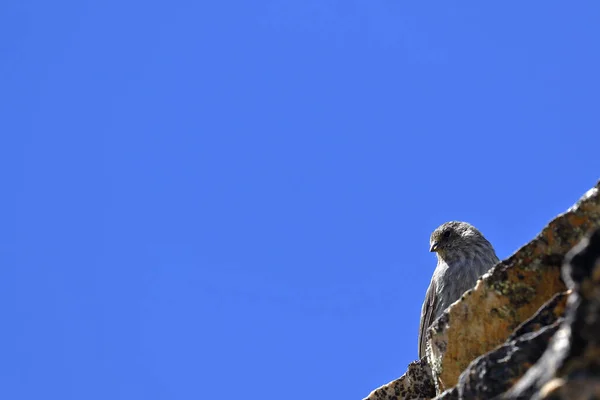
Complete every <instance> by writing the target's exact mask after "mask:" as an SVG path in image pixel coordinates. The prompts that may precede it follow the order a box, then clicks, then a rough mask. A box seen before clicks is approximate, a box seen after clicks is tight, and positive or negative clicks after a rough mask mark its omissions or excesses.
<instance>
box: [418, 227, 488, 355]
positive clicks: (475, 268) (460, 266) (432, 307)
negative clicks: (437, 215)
mask: <svg viewBox="0 0 600 400" xmlns="http://www.w3.org/2000/svg"><path fill="white" fill-rule="evenodd" d="M429 243H430V245H431V247H430V249H429V251H431V252H435V253H436V255H437V266H436V267H435V271H433V277H432V278H431V283H430V284H429V288H428V289H427V293H426V294H425V301H424V302H423V308H422V310H421V326H420V328H419V358H421V357H423V356H424V355H425V336H426V335H425V333H426V332H427V328H429V326H430V325H431V323H432V322H433V321H435V319H436V318H437V317H439V316H440V315H441V314H442V312H443V311H444V310H445V309H446V308H447V307H448V306H449V305H450V304H452V303H454V302H455V301H456V300H458V299H459V298H460V297H461V296H462V295H463V293H464V292H466V291H467V290H469V289H471V288H472V287H473V286H475V283H476V282H477V279H479V277H480V276H481V275H483V274H484V273H485V272H486V271H487V270H489V269H490V268H491V267H493V266H494V265H495V264H496V263H497V262H498V261H499V260H498V257H497V256H496V252H495V251H494V248H493V247H492V245H491V244H490V242H488V241H487V239H486V238H485V237H483V235H482V234H481V232H479V231H478V230H477V229H476V228H475V227H474V226H472V225H471V224H468V223H466V222H459V221H451V222H446V223H445V224H442V225H440V226H439V227H437V228H436V230H435V231H433V233H432V234H431V239H430V240H429Z"/></svg>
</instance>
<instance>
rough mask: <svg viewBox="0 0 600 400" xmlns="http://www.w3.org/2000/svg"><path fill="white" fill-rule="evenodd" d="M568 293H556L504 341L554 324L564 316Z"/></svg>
mask: <svg viewBox="0 0 600 400" xmlns="http://www.w3.org/2000/svg"><path fill="white" fill-rule="evenodd" d="M569 293H570V291H566V292H562V293H558V294H556V295H555V296H554V297H553V298H551V299H550V300H548V301H547V302H546V303H545V304H544V305H543V306H542V307H540V309H539V310H537V312H536V313H535V314H533V316H532V317H531V318H529V319H528V320H527V321H525V322H523V323H522V324H521V325H519V327H517V329H515V330H514V332H513V333H512V334H511V335H510V336H509V337H508V339H507V340H506V341H507V342H509V341H511V340H515V339H517V338H518V337H519V336H523V335H524V334H526V333H530V332H536V331H539V330H540V329H542V328H543V327H545V326H548V325H552V324H553V323H555V322H556V321H557V320H558V319H559V318H561V317H562V316H563V315H564V314H565V307H566V305H567V298H568V296H569Z"/></svg>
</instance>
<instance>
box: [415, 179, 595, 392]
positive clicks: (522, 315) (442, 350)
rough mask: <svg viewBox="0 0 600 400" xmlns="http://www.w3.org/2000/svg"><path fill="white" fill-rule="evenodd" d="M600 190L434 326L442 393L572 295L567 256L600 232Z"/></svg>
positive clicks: (433, 357)
mask: <svg viewBox="0 0 600 400" xmlns="http://www.w3.org/2000/svg"><path fill="white" fill-rule="evenodd" d="M599 186H600V182H598V184H597V185H596V187H594V188H593V189H591V190H590V191H588V193H586V194H585V195H584V196H583V197H582V198H581V199H580V201H579V202H578V203H577V204H576V205H574V206H573V207H571V208H570V209H569V210H568V211H567V212H566V213H564V214H562V215H560V216H558V217H557V218H555V219H554V220H553V221H552V222H550V224H549V225H548V226H547V227H545V228H544V229H543V230H542V232H541V233H540V234H539V235H538V236H537V237H536V238H535V239H534V240H532V241H531V242H530V243H528V244H526V245H525V246H523V247H522V248H521V249H519V250H518V251H517V252H516V253H515V254H513V255H512V256H511V257H509V258H508V259H506V260H504V261H502V262H501V263H499V264H498V265H496V266H495V267H494V268H492V269H491V270H490V271H489V272H488V273H487V274H485V275H484V276H483V277H482V279H480V280H479V281H478V282H477V284H476V286H475V288H473V289H472V290H470V291H468V292H466V293H465V294H464V295H463V296H462V298H461V299H460V300H459V301H457V302H456V303H454V304H453V305H452V306H451V307H449V308H448V309H447V310H446V312H445V313H444V314H443V315H442V316H441V317H440V318H439V319H437V320H436V321H435V322H434V323H433V324H432V327H431V328H430V329H429V334H430V335H431V336H430V337H429V341H428V348H427V357H428V360H429V363H430V365H431V369H432V373H433V377H434V383H435V385H436V389H437V393H441V392H443V391H444V390H445V389H448V388H452V387H453V386H455V385H456V384H457V383H458V378H459V376H460V374H461V373H462V372H463V371H464V370H465V368H467V366H468V365H469V363H470V362H471V361H472V360H474V359H475V358H477V357H479V356H480V355H482V354H485V353H487V352H489V351H490V350H492V349H494V348H495V347H497V346H498V345H500V344H502V343H504V342H505V341H506V340H507V338H508V337H509V336H510V335H511V333H512V332H513V330H515V328H517V327H518V326H519V324H521V323H522V322H523V321H525V320H527V319H528V318H530V317H531V316H532V315H533V314H534V313H535V312H536V311H537V310H538V309H539V308H540V306H541V305H542V304H544V303H545V302H546V301H548V299H550V298H551V297H553V296H554V295H555V294H556V293H559V292H563V291H564V290H565V289H566V287H565V284H564V283H563V281H562V279H561V276H560V267H561V264H562V261H563V258H564V256H565V254H566V253H567V251H569V250H570V249H571V248H572V247H573V246H574V245H575V243H577V242H578V241H579V240H580V239H581V238H582V237H584V235H585V234H586V233H587V232H589V231H590V230H592V229H593V228H594V227H596V226H600V195H599V191H598V187H599Z"/></svg>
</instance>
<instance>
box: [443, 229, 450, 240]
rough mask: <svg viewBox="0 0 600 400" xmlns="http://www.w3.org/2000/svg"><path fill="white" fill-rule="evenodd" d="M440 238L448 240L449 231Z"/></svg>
mask: <svg viewBox="0 0 600 400" xmlns="http://www.w3.org/2000/svg"><path fill="white" fill-rule="evenodd" d="M442 236H443V238H444V239H448V238H449V237H450V231H446V232H444V234H443V235H442Z"/></svg>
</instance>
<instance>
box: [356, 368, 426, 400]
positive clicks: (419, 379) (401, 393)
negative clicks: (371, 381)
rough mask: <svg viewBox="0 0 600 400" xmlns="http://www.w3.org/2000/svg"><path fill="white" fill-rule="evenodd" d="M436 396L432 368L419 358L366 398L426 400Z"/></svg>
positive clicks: (369, 399)
mask: <svg viewBox="0 0 600 400" xmlns="http://www.w3.org/2000/svg"><path fill="white" fill-rule="evenodd" d="M434 396H435V387H433V380H432V379H431V369H430V368H429V365H428V364H427V362H426V361H425V360H418V361H415V362H412V363H410V364H409V365H408V371H406V373H405V374H404V375H402V376H401V377H400V378H398V379H396V380H395V381H392V382H390V383H388V384H387V385H384V386H382V387H380V388H379V389H377V390H374V391H373V392H371V394H370V395H369V396H367V397H365V399H364V400H397V399H411V400H421V399H422V400H425V399H431V398H432V397H434Z"/></svg>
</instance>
